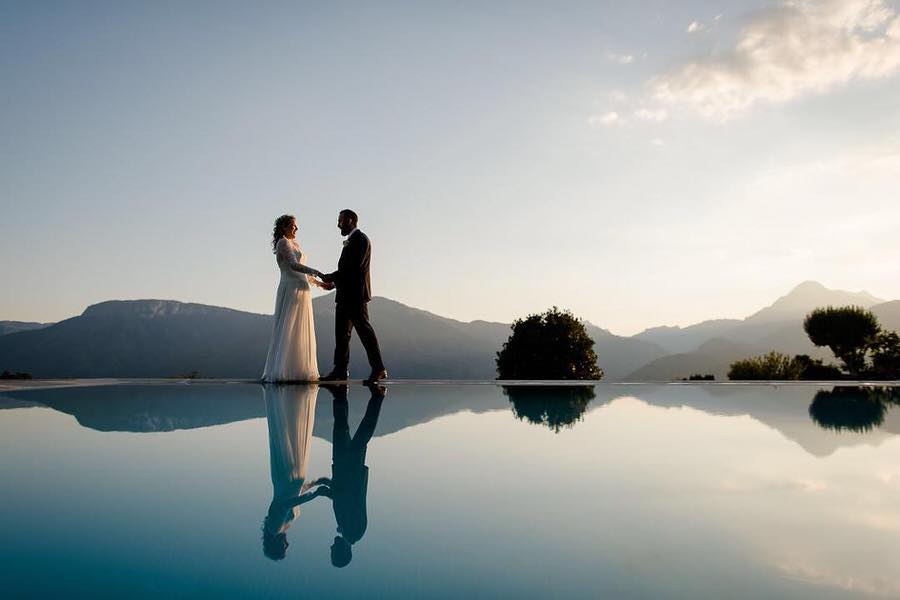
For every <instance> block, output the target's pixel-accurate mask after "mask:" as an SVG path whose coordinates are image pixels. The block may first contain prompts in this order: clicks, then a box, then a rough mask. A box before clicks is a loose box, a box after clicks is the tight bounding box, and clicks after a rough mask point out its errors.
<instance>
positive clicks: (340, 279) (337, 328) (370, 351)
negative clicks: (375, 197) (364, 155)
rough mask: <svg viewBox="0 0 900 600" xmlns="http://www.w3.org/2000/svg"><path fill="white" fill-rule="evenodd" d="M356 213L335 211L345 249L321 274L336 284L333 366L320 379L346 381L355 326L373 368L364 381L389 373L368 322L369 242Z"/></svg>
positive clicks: (323, 278) (372, 381) (369, 286)
mask: <svg viewBox="0 0 900 600" xmlns="http://www.w3.org/2000/svg"><path fill="white" fill-rule="evenodd" d="M358 220H359V219H358V217H357V216H356V213H355V212H353V211H352V210H350V209H344V210H342V211H341V212H340V214H338V223H337V224H338V229H340V230H341V235H343V236H346V238H347V239H346V240H345V241H344V250H343V251H342V252H341V258H340V260H339V261H338V270H337V271H335V272H334V273H329V274H325V275H322V280H323V281H325V282H326V283H328V284H331V285H333V286H334V287H337V293H335V303H336V305H335V311H334V368H333V369H332V370H331V373H329V374H328V375H325V376H323V377H320V378H319V381H345V380H347V379H349V377H350V372H349V370H348V367H349V365H350V332H351V330H352V329H353V328H354V327H355V328H356V335H358V336H359V341H361V342H362V345H363V347H364V348H365V349H366V354H367V355H368V357H369V365H370V366H371V367H372V372H371V373H370V374H369V376H368V377H367V378H366V380H365V381H366V382H367V383H374V382H376V381H379V380H381V379H385V378H386V377H387V375H388V373H387V369H385V368H384V362H383V361H382V359H381V349H380V348H379V347H378V338H377V337H376V336H375V330H374V329H372V324H371V323H369V307H368V302H369V300H371V299H372V285H371V283H369V261H370V259H371V256H372V245H371V244H370V243H369V238H368V237H366V234H364V233H363V232H362V231H360V230H359V229H357V228H356V222H357V221H358Z"/></svg>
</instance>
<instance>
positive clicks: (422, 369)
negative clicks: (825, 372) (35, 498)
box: [0, 281, 900, 381]
mask: <svg viewBox="0 0 900 600" xmlns="http://www.w3.org/2000/svg"><path fill="white" fill-rule="evenodd" d="M847 304H855V305H859V306H864V307H867V308H870V309H871V310H872V311H873V312H874V313H875V314H876V315H877V316H878V318H879V320H880V321H881V323H882V326H883V327H884V328H886V329H893V330H897V329H900V301H898V300H895V301H891V302H885V301H883V300H881V299H879V298H876V297H874V296H872V295H871V294H868V293H867V292H846V291H842V290H830V289H828V288H826V287H824V286H823V285H821V284H819V283H817V282H812V281H808V282H804V283H802V284H800V285H798V286H797V287H795V288H794V289H793V290H791V291H790V292H789V293H788V294H786V295H784V296H782V297H781V298H778V299H777V300H776V301H775V302H774V303H772V304H771V305H770V306H767V307H765V308H763V309H761V310H759V311H757V312H756V313H754V314H752V315H750V316H748V317H747V318H745V319H716V320H709V321H704V322H702V323H698V324H696V325H691V326H689V327H654V328H651V329H647V330H645V331H643V332H641V333H639V334H637V335H634V336H631V337H624V336H618V335H615V334H613V333H611V332H609V331H608V330H606V329H603V328H600V327H598V326H596V325H593V324H591V323H586V328H587V332H588V334H589V335H590V336H591V337H592V338H593V340H594V342H595V347H594V349H595V351H596V352H597V355H598V359H599V360H598V363H599V365H600V367H601V368H602V369H603V370H604V374H605V377H604V378H605V379H607V380H610V381H667V380H672V379H680V378H682V377H687V376H689V375H691V374H693V373H711V374H713V375H715V377H716V379H718V380H721V379H725V374H726V372H727V370H728V365H729V364H730V363H731V362H733V361H734V360H738V359H741V358H746V357H748V356H752V355H756V354H761V353H764V352H768V351H770V350H778V351H781V352H786V353H789V354H797V353H804V354H809V355H811V356H814V357H817V358H823V359H826V361H831V360H834V357H833V356H832V355H831V352H830V351H829V350H827V349H822V348H816V347H815V346H813V345H812V344H811V343H810V342H809V340H808V339H807V337H806V334H805V333H804V332H803V327H802V320H803V317H804V315H805V314H806V313H807V312H809V311H810V310H811V309H813V308H816V307H818V306H827V305H834V306H840V305H847ZM369 310H370V314H371V317H372V321H373V323H374V324H375V326H376V329H377V331H378V335H379V340H380V342H381V345H382V349H383V351H384V354H385V356H386V357H389V368H390V371H391V376H392V377H396V378H410V379H492V378H494V377H495V370H494V357H495V353H496V352H497V350H499V349H500V347H501V346H502V344H503V342H504V341H506V339H507V338H508V336H509V334H510V326H509V324H506V323H496V322H488V321H472V322H462V321H457V320H454V319H448V318H445V317H441V316H438V315H435V314H433V313H430V312H427V311H424V310H421V309H417V308H413V307H410V306H406V305H404V304H401V303H399V302H396V301H393V300H389V299H387V298H380V297H378V298H375V299H374V300H373V301H372V303H371V304H370V308H369ZM313 312H314V316H315V322H316V323H317V325H318V326H319V334H318V352H317V355H318V361H319V365H320V366H322V367H323V370H324V369H327V368H328V367H329V366H330V365H331V355H332V352H333V350H334V340H333V336H332V334H331V323H332V322H333V319H334V302H333V296H332V295H330V294H329V295H326V296H321V297H318V298H316V299H315V300H314V301H313ZM0 324H2V328H0V370H10V371H23V372H28V373H31V374H32V375H33V376H35V377H39V378H51V377H85V378H88V377H183V376H187V375H189V374H191V373H194V372H196V373H199V375H200V376H201V377H211V378H212V377H227V378H256V377H259V375H260V373H261V372H262V368H263V363H264V362H265V354H266V348H267V344H268V339H269V335H270V332H271V327H272V317H271V315H262V314H256V313H250V312H244V311H238V310H233V309H229V308H222V307H217V306H208V305H203V304H191V303H184V302H177V301H173V300H111V301H108V302H101V303H99V304H95V305H92V306H89V307H88V308H87V309H85V311H84V312H83V313H82V314H81V315H78V316H75V317H72V318H70V319H66V320H64V321H60V322H59V323H53V324H43V323H20V322H13V321H0ZM351 371H352V372H353V373H354V376H362V375H364V374H365V373H367V372H368V365H367V364H366V362H365V354H364V352H363V351H362V347H361V346H360V345H359V343H358V342H357V340H356V339H355V337H354V341H353V347H352V361H351Z"/></svg>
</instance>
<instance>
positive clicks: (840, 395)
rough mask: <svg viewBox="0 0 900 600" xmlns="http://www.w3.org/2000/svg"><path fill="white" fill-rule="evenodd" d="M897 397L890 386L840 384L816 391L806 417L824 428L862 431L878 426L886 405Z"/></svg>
mask: <svg viewBox="0 0 900 600" xmlns="http://www.w3.org/2000/svg"><path fill="white" fill-rule="evenodd" d="M898 400H900V396H898V394H897V392H896V390H895V388H892V387H868V386H866V387H863V386H860V387H844V386H839V387H835V388H834V389H832V390H820V391H819V392H816V395H815V397H814V398H813V401H812V404H810V405H809V416H810V417H812V420H813V421H814V422H815V423H816V424H817V425H819V426H821V427H823V428H825V429H833V430H834V431H855V432H858V433H865V432H867V431H871V430H873V429H875V428H876V427H878V426H879V425H881V424H882V423H883V422H884V416H885V414H886V413H887V410H888V408H889V407H890V406H891V405H892V404H897V403H898Z"/></svg>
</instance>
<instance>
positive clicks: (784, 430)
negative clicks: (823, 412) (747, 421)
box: [629, 384, 900, 456]
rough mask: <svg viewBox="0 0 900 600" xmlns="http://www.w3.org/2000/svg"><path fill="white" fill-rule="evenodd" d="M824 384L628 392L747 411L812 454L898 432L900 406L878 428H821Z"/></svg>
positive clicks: (718, 411)
mask: <svg viewBox="0 0 900 600" xmlns="http://www.w3.org/2000/svg"><path fill="white" fill-rule="evenodd" d="M831 389H833V387H832V386H831V385H828V384H825V385H822V386H814V385H810V386H805V385H804V386H798V385H791V386H765V385H760V386H757V385H696V386H694V385H675V386H667V387H662V386H660V387H657V386H649V387H645V386H636V387H635V388H633V391H632V392H631V393H630V394H629V395H632V396H635V397H637V398H640V399H641V400H644V401H645V402H647V403H649V404H652V405H655V406H667V407H678V406H686V407H690V408H694V409H696V410H701V411H703V412H705V413H708V414H712V415H720V416H734V417H737V416H744V415H746V416H749V417H750V418H752V419H755V420H757V421H759V422H760V423H763V424H765V425H768V426H769V427H772V428H773V429H776V430H778V432H779V433H781V434H782V435H783V436H785V437H786V438H788V439H790V440H792V441H794V442H796V443H797V444H799V445H800V446H802V447H803V449H804V450H806V451H807V452H809V453H810V454H813V455H815V456H828V455H830V454H832V453H833V452H835V451H836V450H837V449H839V448H845V447H852V446H858V445H860V444H870V445H878V444H880V443H881V442H883V441H884V440H885V439H888V438H890V437H893V436H894V435H896V434H898V433H900V411H898V410H894V411H888V413H887V414H886V415H885V418H884V421H883V423H882V424H881V427H879V428H877V429H874V430H872V431H867V432H859V431H850V430H844V431H840V432H838V431H834V430H829V429H824V428H822V427H821V426H819V425H817V424H816V423H814V422H813V420H812V419H811V418H810V413H809V408H810V405H811V404H812V401H813V399H814V398H815V396H816V394H817V393H818V392H819V391H821V390H831Z"/></svg>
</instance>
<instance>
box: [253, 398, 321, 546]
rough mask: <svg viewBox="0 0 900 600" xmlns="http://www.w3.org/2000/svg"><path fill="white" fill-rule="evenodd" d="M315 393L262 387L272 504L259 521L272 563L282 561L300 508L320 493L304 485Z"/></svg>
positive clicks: (314, 485)
mask: <svg viewBox="0 0 900 600" xmlns="http://www.w3.org/2000/svg"><path fill="white" fill-rule="evenodd" d="M318 391H319V388H318V386H316V385H266V386H265V399H266V420H267V421H268V425H269V465H270V467H271V471H272V503H271V504H270V505H269V512H268V513H267V514H266V518H265V520H264V521H263V553H264V554H265V555H266V556H267V557H268V558H271V559H272V560H281V559H282V558H284V557H285V554H286V552H287V547H288V541H287V530H288V528H289V527H290V526H291V523H293V522H294V519H296V518H297V517H298V516H299V514H300V505H301V504H303V503H305V502H309V501H310V500H312V499H313V498H316V497H317V496H320V495H322V493H323V488H321V487H318V488H317V489H315V490H314V491H313V490H312V488H313V487H316V486H317V485H319V484H320V483H321V481H314V482H307V481H306V463H307V461H308V458H309V446H310V442H311V441H312V431H313V421H314V420H315V414H316V395H317V394H318Z"/></svg>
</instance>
